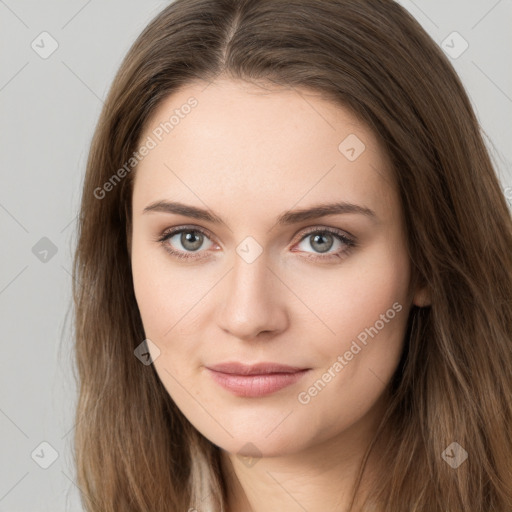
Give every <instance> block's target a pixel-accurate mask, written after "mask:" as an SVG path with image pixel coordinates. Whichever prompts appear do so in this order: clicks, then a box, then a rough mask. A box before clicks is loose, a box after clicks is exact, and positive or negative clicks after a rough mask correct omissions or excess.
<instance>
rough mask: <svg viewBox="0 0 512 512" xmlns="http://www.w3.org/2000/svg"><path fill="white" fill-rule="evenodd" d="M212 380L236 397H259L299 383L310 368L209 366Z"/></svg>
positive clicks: (264, 365)
mask: <svg viewBox="0 0 512 512" xmlns="http://www.w3.org/2000/svg"><path fill="white" fill-rule="evenodd" d="M206 369H207V370H208V373H209V374H210V376H211V377H212V379H213V380H214V381H215V382H216V383H217V384H219V385H221V386H222V387H223V388H225V389H227V390H228V391H230V392H231V393H233V394H234V395H236V396H243V397H259V396H265V395H270V394H272V393H275V392H277V391H279V390H280V389H283V388H285V387H287V386H291V385H292V384H295V383H296V382H297V381H299V380H300V379H301V378H302V377H303V376H304V375H305V374H306V373H307V372H308V371H309V370H310V368H299V367H296V366H288V365H282V364H278V363H257V364H252V365H247V364H243V363H238V362H229V363H221V364H217V365H214V366H207V367H206Z"/></svg>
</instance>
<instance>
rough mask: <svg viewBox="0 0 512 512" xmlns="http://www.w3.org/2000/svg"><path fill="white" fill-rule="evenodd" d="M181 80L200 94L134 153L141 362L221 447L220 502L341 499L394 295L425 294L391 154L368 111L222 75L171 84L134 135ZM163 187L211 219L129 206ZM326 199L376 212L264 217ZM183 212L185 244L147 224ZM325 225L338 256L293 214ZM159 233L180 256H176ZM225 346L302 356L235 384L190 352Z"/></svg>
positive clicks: (223, 352) (397, 324)
mask: <svg viewBox="0 0 512 512" xmlns="http://www.w3.org/2000/svg"><path fill="white" fill-rule="evenodd" d="M191 96H194V97H195V98H196V99H197V101H198V105H197V106H196V107H195V108H194V109H192V111H191V112H190V114H188V115H187V116H184V117H183V119H180V122H179V124H178V125H177V126H175V127H174V129H173V130H172V131H170V132H169V133H168V134H167V135H166V136H165V137H163V138H162V141H160V142H159V143H158V144H157V146H156V147H155V148H154V149H152V150H151V151H150V152H149V153H148V154H147V156H145V157H144V159H143V160H142V161H141V162H140V163H139V165H138V167H137V171H136V175H135V181H134V188H133V197H132V200H133V218H132V222H133V226H132V229H133V230H132V235H131V247H130V253H131V259H132V269H133V279H134V287H135V295H136V299H137V302H138V305H139V309H140V314H141V317H142V321H143V325H144V329H145V333H146V337H147V338H149V339H150V340H151V341H152V342H153V343H154V346H156V347H158V350H159V351H160V353H159V354H157V352H156V351H155V350H154V349H151V352H152V355H153V357H154V359H155V360H154V365H155V369H156V371H157V373H158V375H159V377H160V379H161V380H162V382H163V384H164V386H165V387H166V389H167V390H168V392H169V394H170V396H171V397H172V398H173V400H174V401H175V402H176V404H177V405H178V407H179V408H180V410H181V411H182V412H183V414H184V415H185V416H186V417H187V418H188V420H189V421H190V422H191V423H192V424H193V425H194V426H195V427H196V428H197V430H199V432H201V433H202V434H203V435H204V436H205V437H206V438H208V439H209V440H210V441H211V442H212V443H214V444H215V445H217V446H219V447H220V448H221V449H222V454H223V467H224V472H225V477H226V479H227V481H228V488H229V489H230V496H229V502H230V503H229V505H230V510H232V511H237V512H249V511H253V512H267V511H268V510H287V511H290V512H294V511H296V510H297V511H299V510H300V511H303V510H304V509H306V510H308V511H309V512H315V511H320V510H322V511H325V510H340V511H343V510H347V507H348V503H349V499H350V491H351V489H352V486H353V484H354V479H355V476H356V471H357V469H358V465H359V463H360V462H361V458H362V456H363V454H364V451H365V449H366V448H367V446H368V443H369V442H370V440H371V437H372V434H373V433H374V431H375V429H376V426H377V424H378V422H379V420H380V419H381V417H382V415H383V413H384V411H385V407H386V399H387V397H386V393H385V391H386V386H387V385H388V383H389V381H390V379H391V377H392V375H393V372H394V371H395V369H396V367H397V364H398V361H399V358H400V354H401V352H402V348H403V339H404V334H405V329H406V322H407V316H408V312H409V309H410V307H411V305H412V304H413V303H416V304H418V305H424V304H425V301H426V299H425V292H424V290H420V289H413V288H412V285H411V266H410V262H409V258H408V253H407V246H406V240H405V235H404V223H403V218H402V214H401V207H400V201H399V198H398V195H397V191H396V189H395V186H394V184H393V181H392V179H391V171H390V164H389V161H388V158H387V156H386V154H385V153H384V151H383V150H382V148H381V146H380V145H379V142H378V140H377V138H376V137H375V135H374V134H373V133H372V132H371V131H370V130H368V128H366V127H365V125H363V124H362V123H361V122H359V121H358V119H357V118H355V117H354V116H353V115H352V114H351V113H350V112H349V111H348V110H347V109H345V108H342V107H341V106H339V105H336V104H334V103H332V102H330V101H328V100H326V99H323V98H322V97H320V96H319V95H318V94H313V93H312V92H307V91H305V90H300V91H298V90H293V89H285V88H278V87H276V86H268V85H267V86H266V88H261V87H258V86H256V85H255V84H248V83H246V82H241V81H232V80H228V79H218V80H217V81H216V82H214V83H211V84H209V85H208V86H207V87H206V85H205V84H204V83H194V84H189V85H187V86H186V87H184V88H183V89H181V90H180V91H178V92H175V93H173V94H172V95H171V96H169V97H168V98H167V99H166V100H165V101H164V102H162V103H161V104H160V105H159V106H158V108H157V110H156V111H155V113H154V115H153V116H152V118H151V119H150V122H149V123H148V124H147V126H146V131H145V132H144V134H143V136H142V137H141V140H142V141H143V140H145V139H146V137H147V136H150V135H151V133H152V130H154V129H155V128H156V127H158V125H159V124H160V123H161V122H163V121H165V120H168V119H169V116H170V115H171V114H172V112H173V111H174V110H175V109H179V108H180V107H181V106H182V105H183V104H185V103H186V102H187V99H189V98H190V97H191ZM350 134H355V135H356V136H357V137H358V138H359V139H360V140H361V141H362V142H363V143H364V145H365V150H364V151H363V152H362V153H361V154H360V155H359V156H358V157H357V158H356V159H355V160H354V161H350V160H349V159H347V158H346V156H345V154H343V153H342V152H340V150H339V149H338V146H339V144H340V143H341V142H342V141H343V140H344V139H345V138H346V137H347V136H348V135H350ZM164 200H166V201H179V202H182V203H185V204H187V205H193V206H196V207H199V208H207V209H209V210H210V211H211V212H213V213H214V214H215V215H217V216H219V217H221V218H222V219H223V220H224V223H221V224H214V223H211V222H209V221H205V220H198V219H195V218H190V217H187V216H183V215H178V214H175V213H168V212H158V211H150V212H145V213H144V209H145V208H146V207H147V206H148V205H150V204H152V203H155V202H157V201H164ZM339 201H346V202H349V203H353V204H356V205H359V206H362V207H365V208H369V209H371V210H372V211H373V212H374V213H375V216H374V217H370V216H367V215H363V214H360V213H343V214H337V215H326V216H323V217H318V218H315V219H309V220H305V221H302V222H299V223H296V224H293V225H284V226H281V225H277V224H276V220H277V218H278V216H279V215H281V214H283V213H284V212H287V211H289V210H298V209H305V208H309V207H311V206H313V205H317V204H318V203H323V202H339ZM180 226H186V227H188V228H192V229H193V228H203V229H204V230H205V231H206V232H207V233H208V237H205V238H204V239H203V240H204V241H203V245H202V246H201V247H200V249H198V250H197V251H195V252H194V251H193V250H190V247H191V246H190V245H188V246H184V245H182V244H181V243H180V235H179V234H178V235H175V236H174V237H172V238H171V239H168V240H167V241H166V242H159V241H157V239H158V237H159V236H161V235H162V233H163V232H164V231H165V230H168V229H169V228H173V227H180ZM326 227H330V228H334V229H338V230H340V231H341V232H343V233H348V234H350V235H352V237H353V238H355V240H356V242H357V243H356V246H355V247H352V248H349V247H347V246H346V245H345V244H344V243H342V242H340V241H337V239H336V238H335V237H334V238H333V239H332V240H333V245H332V247H331V248H328V246H329V243H325V242H324V243H325V245H324V247H327V249H328V251H327V254H328V255H332V254H335V253H340V252H342V255H341V256H340V257H336V256H334V257H332V256H331V257H330V258H329V257H326V255H325V254H324V253H322V252H319V249H318V246H317V245H315V244H314V242H313V238H314V234H315V233H313V235H311V234H310V235H309V236H306V235H307V231H308V230H307V228H318V229H317V231H320V232H321V230H322V229H325V228H326ZM199 236H201V235H200V234H199ZM248 236H250V237H253V238H254V239H255V240H256V241H257V243H258V244H259V246H260V248H261V250H262V253H261V254H260V255H259V256H258V257H257V258H256V259H255V260H254V261H253V262H251V263H248V262H247V261H246V260H244V259H243V258H242V257H241V256H239V254H238V253H237V251H236V249H237V247H238V246H239V244H240V243H241V242H242V241H244V240H245V239H246V237H248ZM328 242H329V240H328ZM199 243H200V242H199ZM165 244H167V246H171V247H172V248H174V249H175V250H177V251H181V252H185V253H186V252H187V249H188V253H189V254H192V255H193V256H194V255H195V259H189V260H183V259H178V258H176V257H174V256H172V255H171V254H169V253H168V252H167V251H166V250H165ZM251 250H253V249H251ZM320 251H321V249H320ZM308 256H312V257H313V258H314V257H315V256H317V257H318V259H316V260H314V259H310V258H308ZM322 257H323V258H326V259H324V260H322V259H321V258H322ZM394 303H398V304H399V305H400V306H401V307H402V309H401V311H400V312H398V313H397V314H396V316H394V318H393V319H392V320H389V321H388V322H385V323H384V327H383V328H382V329H380V330H379V331H378V334H377V335H375V336H374V337H373V338H369V341H368V343H367V345H365V346H363V348H362V350H361V351H360V352H359V353H357V355H355V356H354V357H353V358H352V359H351V360H350V361H348V363H347V364H346V366H344V367H343V369H342V370H341V371H339V372H338V373H335V375H336V376H335V377H333V378H332V379H331V380H330V382H328V383H327V384H326V385H325V387H324V388H323V389H322V390H321V392H319V393H318V394H317V395H316V396H314V397H310V398H311V399H310V401H309V402H308V403H305V404H304V403H300V402H299V400H298V396H299V393H301V392H305V391H307V390H308V389H309V388H310V387H311V386H312V385H313V384H314V383H315V382H316V381H318V379H322V375H323V374H325V372H326V371H327V369H328V368H330V367H332V366H333V363H335V361H336V360H337V358H338V356H340V355H343V354H345V353H346V352H347V351H348V350H349V349H350V347H351V343H352V342H353V341H354V340H356V339H357V336H358V335H359V334H360V333H361V332H363V331H364V330H365V328H368V327H370V326H374V325H375V324H376V321H377V320H379V318H381V315H382V314H385V313H386V311H388V310H389V309H390V308H392V305H393V304H394ZM225 361H241V362H244V363H255V362H261V361H267V362H268V361H272V362H279V363H282V364H288V365H291V366H298V367H301V368H310V371H309V372H308V373H307V374H306V375H305V376H304V377H303V378H302V379H301V380H300V381H299V382H297V383H295V384H293V385H291V386H289V387H286V388H284V389H281V390H279V391H277V392H275V393H273V394H271V395H267V396H264V397H257V398H246V397H239V396H235V395H234V394H232V393H230V392H229V391H227V390H225V389H224V388H222V387H220V386H219V385H218V384H217V383H215V382H214V381H213V380H212V378H211V376H210V375H209V373H208V371H207V370H206V369H205V365H212V364H216V363H220V362H225ZM372 460H373V459H372V458H371V459H370V461H369V466H368V467H369V473H368V474H369V475H371V468H372V467H373V462H372ZM368 478H370V477H368ZM368 481H370V480H368ZM197 508H198V509H200V504H199V503H198V504H197Z"/></svg>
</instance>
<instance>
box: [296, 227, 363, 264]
mask: <svg viewBox="0 0 512 512" xmlns="http://www.w3.org/2000/svg"><path fill="white" fill-rule="evenodd" d="M300 244H303V245H302V247H300ZM355 245H356V243H355V240H353V239H352V238H350V237H349V236H347V235H346V234H345V233H343V232H342V231H340V230H337V229H333V228H313V230H311V231H309V232H308V233H306V235H305V236H303V237H302V238H301V240H300V242H299V244H297V246H298V247H300V250H302V251H305V252H309V251H308V250H307V249H308V247H309V248H312V249H313V251H314V252H315V254H312V255H311V256H308V257H309V258H313V259H329V258H332V257H333V258H341V257H342V256H344V255H346V254H347V252H348V251H349V250H350V249H351V248H353V247H355ZM333 248H334V249H335V250H334V251H332V252H330V251H331V249H333ZM336 249H337V250H336Z"/></svg>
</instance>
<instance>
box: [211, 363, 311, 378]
mask: <svg viewBox="0 0 512 512" xmlns="http://www.w3.org/2000/svg"><path fill="white" fill-rule="evenodd" d="M207 368H208V369H210V370H213V371H215V372H221V373H229V374H233V375H264V374H269V373H296V372H299V371H302V370H306V369H307V368H299V367H297V366H288V365H285V364H278V363H266V362H265V363H256V364H244V363H239V362H227V363H220V364H216V365H213V366H207Z"/></svg>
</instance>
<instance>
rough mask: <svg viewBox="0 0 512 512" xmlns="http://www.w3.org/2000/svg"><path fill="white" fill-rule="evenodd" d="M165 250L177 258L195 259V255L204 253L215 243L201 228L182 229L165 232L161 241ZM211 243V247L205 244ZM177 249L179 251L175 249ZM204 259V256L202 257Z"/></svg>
mask: <svg viewBox="0 0 512 512" xmlns="http://www.w3.org/2000/svg"><path fill="white" fill-rule="evenodd" d="M158 241H159V242H161V243H162V245H163V246H164V248H165V250H166V251H167V252H169V253H171V254H172V255H173V256H176V257H177V258H184V259H186V258H195V259H197V257H198V256H197V255H196V254H194V253H199V252H203V250H205V249H208V248H210V247H211V246H212V245H213V242H212V241H211V240H210V239H209V238H208V236H207V235H206V233H205V232H204V231H203V230H201V229H199V228H186V227H181V228H177V229H172V230H170V231H167V232H165V233H164V234H163V235H162V236H161V237H160V238H159V239H158ZM206 241H209V242H210V243H209V245H208V244H205V242H206ZM175 247H177V249H175ZM201 249H202V250H201ZM201 257H202V256H201Z"/></svg>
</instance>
